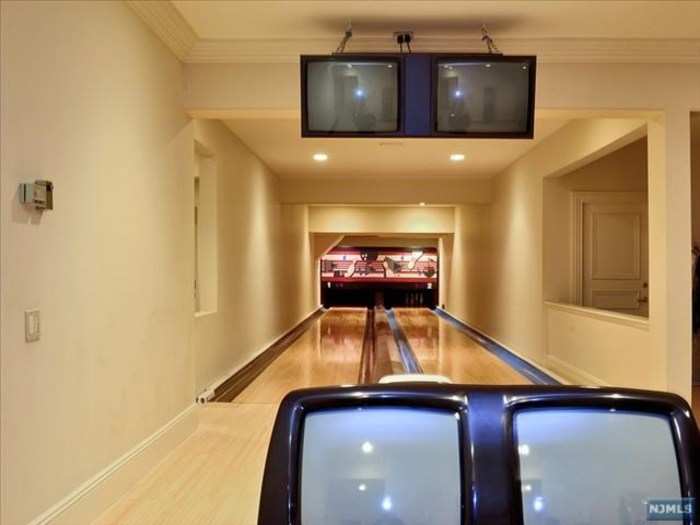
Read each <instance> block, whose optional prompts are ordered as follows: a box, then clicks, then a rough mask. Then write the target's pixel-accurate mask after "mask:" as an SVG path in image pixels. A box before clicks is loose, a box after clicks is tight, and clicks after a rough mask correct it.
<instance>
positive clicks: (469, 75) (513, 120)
mask: <svg viewBox="0 0 700 525" xmlns="http://www.w3.org/2000/svg"><path fill="white" fill-rule="evenodd" d="M535 69H536V61H535V57H506V56H503V55H453V56H441V55H437V56H435V57H434V59H433V75H434V77H435V81H434V84H433V107H434V116H435V121H434V131H435V133H436V134H438V135H439V136H449V137H455V136H457V137H460V136H462V137H473V138H479V137H484V138H532V136H533V131H534V113H535V111H534V109H535Z"/></svg>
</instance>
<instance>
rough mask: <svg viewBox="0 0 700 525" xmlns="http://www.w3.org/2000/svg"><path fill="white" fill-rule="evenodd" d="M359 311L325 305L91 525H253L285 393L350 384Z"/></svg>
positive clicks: (358, 343) (208, 408)
mask: <svg viewBox="0 0 700 525" xmlns="http://www.w3.org/2000/svg"><path fill="white" fill-rule="evenodd" d="M365 315H366V312H365V309H364V308H354V309H347V308H342V309H340V308H339V309H335V308H334V309H332V310H330V311H329V312H327V313H326V314H325V315H324V316H323V317H321V318H320V319H318V320H316V322H314V324H313V325H312V326H311V328H309V330H308V331H307V332H306V333H305V334H304V335H303V336H301V337H300V338H299V339H297V340H296V341H295V342H294V343H293V344H292V345H291V346H290V347H289V348H288V349H287V350H286V351H285V352H284V353H283V354H282V355H281V356H280V357H278V358H277V359H276V360H275V361H274V362H273V363H272V364H271V365H270V366H269V367H268V368H267V369H266V370H265V371H264V372H263V373H262V374H260V375H259V376H258V377H257V378H256V379H255V381H253V383H251V384H250V386H249V387H248V388H247V389H246V390H244V391H243V392H242V393H241V394H240V395H239V396H238V397H237V398H236V399H234V401H233V402H232V403H209V404H206V405H203V406H202V407H201V408H200V409H199V411H200V412H199V416H200V424H199V427H198V428H197V430H196V431H195V432H194V434H192V435H191V436H190V437H189V438H187V439H186V440H185V441H184V442H183V443H182V444H180V445H179V446H178V447H177V448H176V449H175V450H174V451H173V452H172V453H171V454H170V455H169V456H168V457H167V458H165V460H163V462H162V463H161V464H160V465H158V466H157V467H156V468H155V469H154V470H153V471H152V472H151V473H150V474H149V475H148V476H146V477H145V478H144V479H143V480H141V481H140V482H139V483H138V484H136V485H135V486H134V487H133V489H132V490H131V491H130V492H129V493H128V494H127V495H126V496H124V497H123V498H122V499H121V500H119V501H118V502H117V503H116V504H115V505H113V506H112V507H111V508H110V509H108V510H107V511H106V512H105V513H104V514H103V515H102V516H101V517H100V518H99V519H98V520H97V521H96V522H94V523H95V525H153V524H163V525H166V524H167V525H209V524H211V525H223V524H226V525H255V524H256V523H257V514H258V504H259V499H260V485H261V482H262V474H263V468H264V465H265V457H266V455H267V446H268V443H269V441H270V433H271V431H272V425H273V423H274V419H275V415H276V414H277V407H278V404H279V401H280V400H281V399H282V397H284V395H285V394H286V393H287V392H289V391H290V390H293V389H296V388H303V387H309V386H322V385H333V384H349V383H355V382H356V381H357V377H358V372H359V365H360V357H361V351H362V336H363V333H364V322H365Z"/></svg>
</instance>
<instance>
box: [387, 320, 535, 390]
mask: <svg viewBox="0 0 700 525" xmlns="http://www.w3.org/2000/svg"><path fill="white" fill-rule="evenodd" d="M395 310H396V317H397V319H398V320H399V322H400V323H401V325H402V327H403V330H404V332H405V334H406V337H407V338H408V341H409V343H410V344H411V347H412V348H413V352H414V353H415V354H416V357H417V358H418V361H420V364H421V366H422V367H423V371H424V372H425V373H426V374H439V375H442V376H446V377H448V378H450V379H451V380H452V381H453V382H455V383H465V384H485V385H506V384H507V385H521V384H531V383H530V381H529V380H527V379H526V378H525V377H523V376H522V375H520V374H519V373H518V372H516V371H515V370H514V369H513V368H511V367H510V366H509V365H507V364H506V363H504V362H503V361H501V360H500V359H499V358H498V357H496V356H495V355H493V354H492V353H490V352H489V351H488V350H486V349H484V348H483V347H482V346H481V345H479V344H478V343H476V342H475V341H474V340H472V339H471V338H469V337H467V336H466V335H465V334H463V333H462V332H460V331H459V330H457V329H456V328H455V327H453V326H452V325H450V324H449V323H448V322H446V321H445V320H443V319H441V318H439V317H438V316H436V315H435V314H434V313H433V312H432V311H430V310H428V309H427V308H396V309H395Z"/></svg>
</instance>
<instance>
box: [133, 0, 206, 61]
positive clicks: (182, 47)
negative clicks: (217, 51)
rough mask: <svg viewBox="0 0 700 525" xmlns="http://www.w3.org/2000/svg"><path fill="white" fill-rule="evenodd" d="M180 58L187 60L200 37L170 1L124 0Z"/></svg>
mask: <svg viewBox="0 0 700 525" xmlns="http://www.w3.org/2000/svg"><path fill="white" fill-rule="evenodd" d="M124 1H125V2H126V4H127V5H128V6H129V7H131V9H133V10H134V11H135V12H136V14H137V15H138V16H139V17H140V18H141V19H142V20H143V21H144V22H145V23H146V25H147V26H148V27H150V28H151V30H152V31H153V32H154V33H155V34H156V35H157V36H158V37H159V38H160V39H161V40H162V41H163V42H164V43H165V45H167V46H168V47H169V48H170V50H171V51H172V52H173V53H174V54H175V56H176V57H177V58H179V59H180V60H186V59H187V57H188V56H189V54H190V52H191V51H192V48H193V47H194V46H195V44H196V43H197V42H198V40H199V37H198V36H197V34H196V33H195V32H194V30H193V29H192V27H190V25H189V24H188V23H187V21H186V20H185V19H184V17H183V16H182V15H181V14H180V11H178V10H177V9H176V8H175V6H174V5H173V4H172V3H170V2H162V1H147V0H124Z"/></svg>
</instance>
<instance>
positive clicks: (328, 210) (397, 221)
mask: <svg viewBox="0 0 700 525" xmlns="http://www.w3.org/2000/svg"><path fill="white" fill-rule="evenodd" d="M309 229H310V230H311V231H312V232H314V233H359V234H363V233H368V234H373V233H391V234H402V233H425V234H432V235H435V234H440V233H452V232H453V231H454V208H453V207H451V206H441V207H431V206H415V207H414V206H310V207H309Z"/></svg>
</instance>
